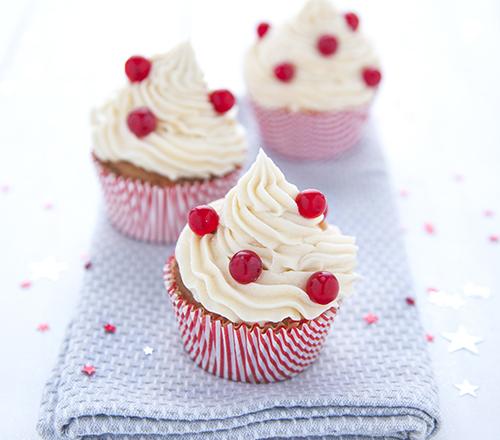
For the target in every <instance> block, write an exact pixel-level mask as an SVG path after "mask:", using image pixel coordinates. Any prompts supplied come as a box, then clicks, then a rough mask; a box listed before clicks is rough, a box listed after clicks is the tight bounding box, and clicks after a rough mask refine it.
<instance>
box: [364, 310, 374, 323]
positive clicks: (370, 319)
mask: <svg viewBox="0 0 500 440" xmlns="http://www.w3.org/2000/svg"><path fill="white" fill-rule="evenodd" d="M363 319H364V321H365V322H366V323H367V324H375V323H376V322H378V316H377V315H375V314H373V313H367V314H366V315H365V316H363Z"/></svg>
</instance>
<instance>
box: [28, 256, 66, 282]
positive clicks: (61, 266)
mask: <svg viewBox="0 0 500 440" xmlns="http://www.w3.org/2000/svg"><path fill="white" fill-rule="evenodd" d="M66 269H67V264H66V263H63V262H62V261H57V260H56V259H55V258H54V257H48V258H45V260H42V261H38V262H36V263H33V264H32V265H31V278H32V279H34V280H40V279H47V280H51V281H57V280H58V279H59V277H60V276H61V273H62V272H64V271H65V270H66Z"/></svg>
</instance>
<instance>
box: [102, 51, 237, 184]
mask: <svg viewBox="0 0 500 440" xmlns="http://www.w3.org/2000/svg"><path fill="white" fill-rule="evenodd" d="M150 61H151V71H150V72H149V75H148V76H147V78H145V79H144V80H142V81H140V82H131V83H129V84H127V86H125V87H124V88H123V89H121V90H120V91H119V92H118V93H117V94H116V95H115V96H114V97H113V98H112V99H111V100H110V101H108V102H107V103H106V104H105V105H104V106H102V107H101V108H99V109H97V110H95V111H94V112H93V118H92V126H93V143H94V154H95V155H96V156H97V158H98V159H100V160H103V161H112V162H113V161H126V162H130V163H132V164H133V165H136V166H138V167H141V168H143V169H145V170H146V171H150V172H155V173H158V174H160V175H162V176H165V177H167V178H169V179H171V180H176V179H180V178H188V179H202V178H209V177H213V176H222V175H224V174H227V173H229V172H231V171H233V170H234V169H235V168H236V167H238V166H241V164H242V163H243V161H244V158H245V152H246V140H245V135H244V133H243V130H242V128H241V126H240V125H239V124H238V123H237V121H236V120H235V117H234V113H233V112H232V111H231V112H229V113H226V114H218V113H217V112H215V110H214V108H213V106H212V104H211V103H210V101H209V92H208V89H207V85H206V84H205V81H204V79H203V74H202V72H201V70H200V68H199V67H198V64H197V62H196V59H195V55H194V51H193V49H192V47H191V45H190V44H189V43H183V44H180V45H179V46H177V47H175V48H174V49H172V50H171V51H170V52H168V53H167V54H165V55H158V56H155V57H153V58H151V60H150ZM141 107H147V108H148V109H149V110H150V111H151V112H152V113H153V114H154V116H155V117H156V121H157V123H156V129H155V130H154V131H153V132H152V133H150V134H148V135H147V136H144V137H138V136H136V135H135V134H134V133H132V131H131V130H130V129H129V126H128V124H127V116H128V115H129V113H130V112H131V111H132V110H134V109H137V108H141Z"/></svg>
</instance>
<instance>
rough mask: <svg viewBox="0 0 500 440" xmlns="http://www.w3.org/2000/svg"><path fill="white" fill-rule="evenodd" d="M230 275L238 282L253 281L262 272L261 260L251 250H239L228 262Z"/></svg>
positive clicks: (246, 282)
mask: <svg viewBox="0 0 500 440" xmlns="http://www.w3.org/2000/svg"><path fill="white" fill-rule="evenodd" d="M229 272H230V273H231V276H232V277H233V278H234V280H235V281H237V282H238V283H240V284H248V283H252V282H254V281H255V280H256V279H257V278H259V277H260V274H261V273H262V260H261V259H260V257H259V256H258V255H257V254H256V253H255V252H253V251H239V252H236V253H235V254H234V255H233V258H231V261H230V262H229Z"/></svg>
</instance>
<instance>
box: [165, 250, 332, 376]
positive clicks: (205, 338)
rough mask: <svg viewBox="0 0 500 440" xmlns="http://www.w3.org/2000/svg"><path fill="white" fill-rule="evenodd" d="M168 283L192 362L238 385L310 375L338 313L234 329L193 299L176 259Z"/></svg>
mask: <svg viewBox="0 0 500 440" xmlns="http://www.w3.org/2000/svg"><path fill="white" fill-rule="evenodd" d="M164 281H165V287H166V289H167V291H168V294H169V297H170V300H171V301H172V305H173V308H174V312H175V317H176V319H177V323H178V326H179V330H180V334H181V338H182V342H183V344H184V348H185V349H186V351H187V353H188V355H189V356H190V358H191V359H192V360H193V361H194V362H195V363H196V364H197V365H198V366H199V367H200V368H202V369H204V370H205V371H207V372H209V373H211V374H214V375H216V376H219V377H222V378H224V379H230V380H233V381H238V382H250V383H269V382H277V381H282V380H286V379H289V378H291V377H293V376H295V375H297V374H299V373H300V372H302V371H303V370H305V369H306V368H307V367H308V366H309V365H311V364H312V363H313V362H314V361H315V360H316V359H317V357H318V356H319V353H320V350H321V348H322V346H323V344H324V342H325V339H326V337H327V335H328V332H329V330H330V326H331V325H332V323H333V320H334V317H335V315H336V312H337V310H336V309H335V308H331V309H329V310H327V311H326V312H324V313H323V314H322V315H320V316H318V317H317V318H315V319H313V320H302V321H291V320H287V321H285V322H283V323H279V324H274V323H269V324H266V325H264V326H259V325H257V324H252V325H250V324H245V323H239V324H235V323H233V322H231V321H229V320H228V319H226V318H224V317H222V316H220V315H216V314H213V313H210V312H208V311H207V310H206V309H204V308H203V306H202V305H200V304H198V303H197V302H196V301H195V300H194V299H193V298H192V295H191V294H190V292H189V291H188V290H187V288H186V287H185V286H184V285H183V284H182V280H181V278H180V274H179V270H178V267H177V262H176V260H175V257H170V259H169V260H168V261H167V263H166V265H165V268H164Z"/></svg>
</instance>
